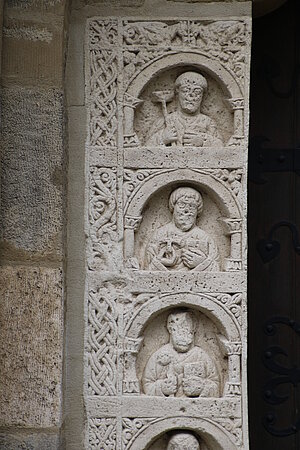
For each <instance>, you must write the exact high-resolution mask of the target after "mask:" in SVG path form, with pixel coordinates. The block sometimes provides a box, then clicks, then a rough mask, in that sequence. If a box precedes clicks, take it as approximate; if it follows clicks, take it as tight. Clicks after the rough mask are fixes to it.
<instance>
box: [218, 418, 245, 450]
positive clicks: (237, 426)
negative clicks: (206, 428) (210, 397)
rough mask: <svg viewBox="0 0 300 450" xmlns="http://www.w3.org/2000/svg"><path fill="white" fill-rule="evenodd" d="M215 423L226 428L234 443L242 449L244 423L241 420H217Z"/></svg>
mask: <svg viewBox="0 0 300 450" xmlns="http://www.w3.org/2000/svg"><path fill="white" fill-rule="evenodd" d="M214 421H215V422H217V423H218V424H219V425H221V426H222V427H223V428H225V430H226V431H228V432H229V433H230V434H231V436H232V440H233V442H234V443H235V444H236V445H237V446H238V447H242V445H243V435H242V421H241V419H224V418H215V419H214Z"/></svg>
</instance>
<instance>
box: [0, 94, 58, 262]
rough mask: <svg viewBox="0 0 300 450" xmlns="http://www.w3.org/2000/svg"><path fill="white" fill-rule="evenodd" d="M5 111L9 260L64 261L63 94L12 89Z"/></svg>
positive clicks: (6, 96) (5, 237)
mask: <svg viewBox="0 0 300 450" xmlns="http://www.w3.org/2000/svg"><path fill="white" fill-rule="evenodd" d="M2 107H3V125H2V126H3V128H2V139H3V149H4V150H3V154H2V189H1V192H2V202H1V203H2V205H1V206H2V214H1V222H2V223H1V225H2V230H3V234H2V239H3V242H2V247H3V258H5V259H10V260H11V259H19V260H20V259H21V260H22V259H23V260H24V259H48V260H49V259H50V260H52V261H55V260H56V261H57V260H60V259H61V257H62V208H63V179H64V177H65V167H64V155H63V123H64V116H63V96H62V92H61V91H59V90H56V89H48V90H32V89H22V88H14V89H9V88H6V89H4V90H3V103H2ZM21 230H22V232H21Z"/></svg>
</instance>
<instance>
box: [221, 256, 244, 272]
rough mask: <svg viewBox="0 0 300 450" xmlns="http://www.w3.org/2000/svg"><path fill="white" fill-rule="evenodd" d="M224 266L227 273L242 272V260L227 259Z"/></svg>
mask: <svg viewBox="0 0 300 450" xmlns="http://www.w3.org/2000/svg"><path fill="white" fill-rule="evenodd" d="M224 266H225V271H226V272H237V271H238V270H242V260H241V259H233V258H226V259H225V262H224Z"/></svg>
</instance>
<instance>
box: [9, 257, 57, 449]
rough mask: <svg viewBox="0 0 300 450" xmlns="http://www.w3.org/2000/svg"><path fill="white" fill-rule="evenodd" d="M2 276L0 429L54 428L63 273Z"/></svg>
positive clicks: (17, 271)
mask: <svg viewBox="0 0 300 450" xmlns="http://www.w3.org/2000/svg"><path fill="white" fill-rule="evenodd" d="M0 277H1V279H0V298H1V317H0V328H1V338H0V360H1V366H2V370H1V381H0V386H1V389H0V426H3V427H4V426H6V427H7V426H25V427H48V428H49V427H54V426H58V425H59V422H60V406H61V377H62V375H61V373H62V345H63V342H62V339H63V328H62V327H63V325H62V319H63V311H62V274H61V271H60V270H59V269H49V268H30V267H21V266H20V267H9V266H6V267H2V268H1V274H0ZM0 442H1V441H0ZM0 447H1V445H0ZM1 448H2V447H1ZM4 448H6V447H4ZM13 448H14V449H15V448H18V447H13ZM22 448H23V447H22ZM26 448H27V447H26ZM28 448H39V449H40V448H44V447H28ZM45 448H53V447H45Z"/></svg>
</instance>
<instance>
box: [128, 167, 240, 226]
mask: <svg viewBox="0 0 300 450" xmlns="http://www.w3.org/2000/svg"><path fill="white" fill-rule="evenodd" d="M183 182H186V183H187V184H191V185H193V186H194V187H195V188H198V189H199V190H200V191H201V189H203V190H204V191H206V192H207V193H208V194H209V195H210V196H211V197H212V198H213V199H214V200H215V201H216V203H217V204H218V206H219V207H220V209H221V211H222V212H223V214H224V216H225V217H228V218H234V219H238V218H240V217H241V210H240V205H239V203H238V201H237V198H236V196H235V195H234V194H233V192H232V191H231V190H230V188H229V187H228V186H227V185H226V184H225V183H224V182H223V181H222V180H220V179H217V178H215V177H214V176H212V175H211V174H208V173H205V171H203V172H201V171H194V170H191V169H171V170H165V171H161V172H159V173H158V174H156V175H154V176H152V177H149V178H147V179H146V180H145V182H144V183H142V184H141V185H140V186H139V187H138V188H137V189H136V191H135V194H134V196H133V197H132V198H131V199H130V201H129V204H128V206H127V209H126V211H125V214H126V215H128V216H132V217H139V216H141V215H142V211H143V209H144V207H145V205H146V204H147V202H148V201H149V199H150V197H151V196H153V195H154V194H155V193H156V192H157V191H158V190H160V189H162V188H164V187H167V186H170V185H172V184H174V185H175V184H176V183H181V185H182V183H183Z"/></svg>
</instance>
